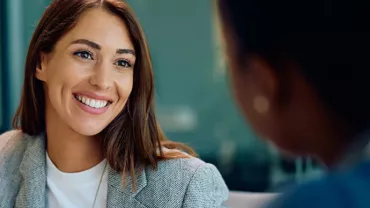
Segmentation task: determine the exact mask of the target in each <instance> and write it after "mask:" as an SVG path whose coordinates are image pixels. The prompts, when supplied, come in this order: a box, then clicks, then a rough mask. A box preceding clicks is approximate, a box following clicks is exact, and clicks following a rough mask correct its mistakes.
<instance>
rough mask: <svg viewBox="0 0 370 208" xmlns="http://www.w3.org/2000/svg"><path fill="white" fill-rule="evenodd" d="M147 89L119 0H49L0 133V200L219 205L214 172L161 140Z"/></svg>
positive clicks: (149, 73)
mask: <svg viewBox="0 0 370 208" xmlns="http://www.w3.org/2000/svg"><path fill="white" fill-rule="evenodd" d="M153 91H154V83H153V69H152V64H151V60H150V55H149V50H148V47H147V43H146V40H145V37H144V34H143V32H142V29H141V27H140V25H139V23H138V22H137V20H136V18H135V16H134V15H133V12H132V10H131V9H130V8H129V7H128V5H127V4H126V3H124V2H123V1H120V0H54V1H52V3H51V4H50V5H49V7H48V8H47V9H46V11H45V13H44V15H43V17H42V19H41V21H40V23H39V25H38V27H37V28H36V31H35V32H34V35H33V38H32V40H31V43H30V46H29V51H28V55H27V61H26V69H25V80H24V87H23V95H22V100H21V103H20V106H19V108H18V111H17V113H16V115H15V118H14V127H15V128H16V129H18V130H14V131H10V132H7V133H5V134H3V135H1V136H0V186H1V187H3V188H5V191H2V192H0V208H3V207H4V208H5V207H68V208H71V207H221V206H222V203H223V202H224V201H225V200H226V199H227V196H228V190H227V187H226V185H225V183H224V181H223V180H222V178H221V175H220V174H219V172H218V170H217V169H216V168H215V167H214V166H213V165H210V164H206V163H204V162H203V161H201V160H199V159H197V158H195V157H193V156H192V155H194V153H193V152H192V150H191V149H190V148H189V147H187V146H185V145H182V144H179V143H175V142H171V141H168V140H166V138H165V137H164V135H163V133H162V131H161V129H160V126H159V125H158V123H157V120H156V117H155V113H154V103H153ZM184 151H186V152H187V153H185V152H184Z"/></svg>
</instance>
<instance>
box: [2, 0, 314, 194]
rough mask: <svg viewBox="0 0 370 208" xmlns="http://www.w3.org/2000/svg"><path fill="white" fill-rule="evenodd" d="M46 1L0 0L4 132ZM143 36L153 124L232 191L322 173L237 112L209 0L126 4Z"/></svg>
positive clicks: (274, 186)
mask: <svg viewBox="0 0 370 208" xmlns="http://www.w3.org/2000/svg"><path fill="white" fill-rule="evenodd" d="M49 2H50V0H0V46H1V47H0V72H1V73H0V133H1V132H4V131H6V130H9V129H10V128H11V125H10V124H11V119H12V116H13V114H14V112H15V110H16V107H17V104H18V102H19V99H20V92H21V86H22V82H23V71H24V62H25V57H26V53H27V47H28V43H29V41H30V38H31V36H32V33H33V30H34V29H35V27H36V25H37V23H38V20H39V19H40V17H41V15H42V13H43V11H44V9H45V8H46V6H47V5H48V4H49ZM127 2H128V3H129V4H130V5H131V6H132V7H133V9H134V10H135V12H136V14H137V16H138V17H139V20H140V22H141V24H142V26H143V28H144V31H145V33H146V36H147V39H148V42H149V47H150V50H151V55H152V59H153V64H154V70H155V82H156V103H157V112H158V118H159V120H160V124H161V125H162V127H163V129H164V131H165V132H166V134H167V136H168V137H169V139H171V140H175V141H180V142H184V143H186V144H188V145H190V146H191V147H193V148H194V149H195V150H196V151H197V153H198V154H199V156H200V158H202V159H203V160H205V161H207V162H209V163H212V164H214V165H216V166H217V167H218V169H219V170H220V172H221V174H222V175H223V177H224V179H225V181H226V183H227V185H228V186H229V188H230V189H231V190H236V191H253V192H271V191H275V190H277V189H280V188H282V187H283V186H286V185H290V184H294V183H297V182H300V181H302V180H305V179H307V178H312V177H316V176H317V175H319V174H321V170H320V167H319V166H318V165H317V164H316V163H315V161H313V160H311V159H309V158H297V159H291V158H286V157H284V156H283V155H281V154H279V153H278V152H277V151H276V150H275V149H274V148H273V147H272V146H271V145H269V144H267V143H264V142H263V141H260V140H259V139H258V138H257V137H256V135H255V134H254V133H253V132H252V131H251V129H250V128H249V127H248V125H247V124H246V122H245V121H244V120H243V118H242V115H241V114H240V113H239V112H238V110H237V109H236V106H235V103H234V101H233V98H232V96H231V93H230V91H229V89H228V77H227V73H226V72H227V69H226V66H225V63H224V58H223V55H222V51H221V47H220V42H219V27H218V21H217V18H216V17H217V15H216V14H215V11H214V9H213V8H214V7H213V5H212V1H199V0H187V1H174V0H157V1H153V0H127Z"/></svg>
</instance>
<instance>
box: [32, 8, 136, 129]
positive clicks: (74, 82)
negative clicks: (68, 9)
mask: <svg viewBox="0 0 370 208" xmlns="http://www.w3.org/2000/svg"><path fill="white" fill-rule="evenodd" d="M135 60H136V57H135V51H134V47H133V44H132V42H131V39H130V35H129V31H128V29H127V26H126V25H125V23H124V22H123V21H122V20H121V19H120V18H119V17H117V16H114V15H112V14H110V13H108V12H107V11H104V10H102V9H91V10H89V11H87V12H85V13H84V14H83V15H82V16H81V17H80V18H79V20H78V22H77V24H76V26H75V27H74V28H73V29H72V30H70V31H69V32H68V33H66V34H65V35H64V36H63V37H62V38H61V39H60V40H59V41H58V42H57V43H56V45H55V47H54V50H53V51H52V52H51V53H49V54H41V64H40V66H39V68H37V71H36V77H37V78H38V79H39V80H41V81H43V82H44V87H45V100H46V116H47V121H48V119H54V121H59V122H61V125H62V123H64V124H66V125H67V126H69V127H70V128H72V129H73V130H74V131H76V132H78V133H80V134H82V135H86V136H92V135H96V134H98V133H99V132H101V131H102V130H103V129H104V128H105V127H106V126H107V125H108V124H109V123H110V122H111V121H112V120H113V119H114V118H115V117H117V115H118V114H119V113H120V112H121V111H122V110H123V108H124V106H125V104H126V102H127V99H128V97H129V96H130V93H131V91H132V87H133V74H134V65H135Z"/></svg>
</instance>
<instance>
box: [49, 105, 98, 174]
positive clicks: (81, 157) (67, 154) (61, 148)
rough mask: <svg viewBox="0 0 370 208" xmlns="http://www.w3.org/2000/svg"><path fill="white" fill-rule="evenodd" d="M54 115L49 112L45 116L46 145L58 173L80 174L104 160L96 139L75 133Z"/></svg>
mask: <svg viewBox="0 0 370 208" xmlns="http://www.w3.org/2000/svg"><path fill="white" fill-rule="evenodd" d="M54 113H55V112H54ZM54 115H55V114H54ZM54 115H53V113H51V112H50V111H49V113H47V116H46V124H47V125H46V144H47V152H48V155H49V157H50V159H51V161H52V162H53V163H54V164H55V166H56V167H57V168H58V169H59V170H60V171H62V172H67V173H72V172H81V171H84V170H88V169H90V168H92V167H94V166H95V165H97V164H99V163H100V162H101V161H102V160H103V159H104V155H103V149H102V143H101V140H100V139H99V138H98V137H93V136H84V135H81V134H79V133H77V132H76V131H74V130H73V129H71V128H70V127H69V126H68V125H66V124H65V123H64V122H63V121H62V120H61V119H60V118H59V117H57V116H54Z"/></svg>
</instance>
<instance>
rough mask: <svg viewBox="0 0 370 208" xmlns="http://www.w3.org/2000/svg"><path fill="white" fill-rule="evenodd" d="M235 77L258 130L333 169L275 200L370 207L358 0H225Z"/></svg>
mask: <svg viewBox="0 0 370 208" xmlns="http://www.w3.org/2000/svg"><path fill="white" fill-rule="evenodd" d="M218 9H219V10H218V11H219V12H220V16H221V22H222V23H223V24H222V27H223V36H224V46H225V48H226V50H225V55H226V56H228V61H229V67H230V74H231V80H232V87H233V90H234V94H235V97H236V100H237V103H238V105H239V106H240V108H241V110H242V112H243V114H244V115H245V116H246V118H247V119H248V121H249V123H250V125H251V126H252V127H253V128H254V130H255V131H256V132H257V133H258V134H259V135H260V136H261V137H262V138H264V139H266V140H268V141H271V142H273V143H274V144H275V145H276V146H277V147H278V148H280V149H281V150H282V151H283V152H286V153H289V154H292V155H297V156H313V157H316V158H318V159H319V160H320V161H321V162H322V163H323V164H324V165H325V166H326V168H327V170H328V171H327V174H325V176H323V177H322V178H320V179H319V180H315V181H311V182H308V183H305V184H302V185H300V186H298V187H297V188H295V189H293V190H291V191H288V192H287V193H286V194H284V195H283V196H282V197H280V198H279V199H277V200H276V201H275V202H274V203H273V204H272V205H271V207H299V208H305V207H307V208H308V207H310V208H312V207H315V208H317V207H337V208H340V207H353V208H360V207H361V208H364V207H370V157H369V156H368V153H367V148H366V146H367V145H368V143H369V140H370V96H369V89H370V81H369V77H370V76H369V75H370V73H369V72H370V67H369V66H370V63H369V57H370V50H369V48H370V47H369V46H370V44H369V43H370V33H369V28H368V21H369V20H370V13H369V11H368V9H369V6H368V5H367V4H366V5H365V4H362V1H357V0H354V1H353V0H352V1H350V0H336V1H332V0H320V1H319V0H309V1H308V0H303V1H293V0H281V1H276V0H259V1H256V0H244V1H241V0H218Z"/></svg>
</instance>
